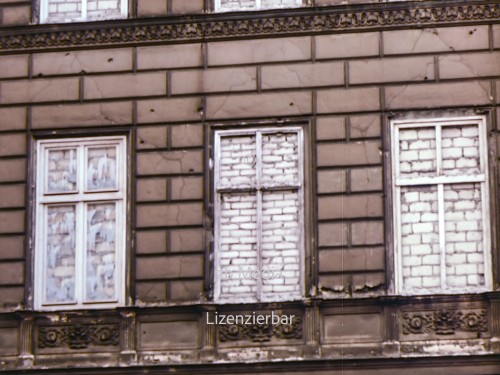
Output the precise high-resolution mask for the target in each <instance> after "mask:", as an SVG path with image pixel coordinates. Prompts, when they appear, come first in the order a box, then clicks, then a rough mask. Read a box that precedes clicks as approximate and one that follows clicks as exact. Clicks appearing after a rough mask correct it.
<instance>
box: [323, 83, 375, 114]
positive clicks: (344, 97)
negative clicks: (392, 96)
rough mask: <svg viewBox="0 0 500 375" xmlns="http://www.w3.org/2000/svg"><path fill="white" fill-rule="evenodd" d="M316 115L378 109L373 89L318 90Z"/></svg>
mask: <svg viewBox="0 0 500 375" xmlns="http://www.w3.org/2000/svg"><path fill="white" fill-rule="evenodd" d="M317 95H318V96H317V98H318V104H317V106H318V108H317V109H318V113H343V112H362V111H373V110H378V109H379V108H380V95H379V90H378V89H377V88H375V87H362V88H349V89H344V88H342V89H331V90H318V94H317Z"/></svg>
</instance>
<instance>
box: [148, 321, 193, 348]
mask: <svg viewBox="0 0 500 375" xmlns="http://www.w3.org/2000/svg"><path fill="white" fill-rule="evenodd" d="M198 326H199V323H198V320H192V321H178V320H177V321H172V322H142V323H141V324H140V329H139V330H138V331H139V343H140V344H139V345H140V349H141V350H148V349H149V350H152V349H154V350H171V349H195V348H197V347H198V346H199V342H200V339H199V332H200V330H199V327H198Z"/></svg>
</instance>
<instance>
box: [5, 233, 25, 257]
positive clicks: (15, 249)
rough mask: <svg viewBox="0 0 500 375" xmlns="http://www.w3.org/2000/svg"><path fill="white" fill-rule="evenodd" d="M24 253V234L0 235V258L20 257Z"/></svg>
mask: <svg viewBox="0 0 500 375" xmlns="http://www.w3.org/2000/svg"><path fill="white" fill-rule="evenodd" d="M23 255H24V236H2V237H0V259H21V258H22V257H23Z"/></svg>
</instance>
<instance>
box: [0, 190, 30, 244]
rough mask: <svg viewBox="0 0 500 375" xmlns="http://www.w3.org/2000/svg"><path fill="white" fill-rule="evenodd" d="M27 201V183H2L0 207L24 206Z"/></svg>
mask: <svg viewBox="0 0 500 375" xmlns="http://www.w3.org/2000/svg"><path fill="white" fill-rule="evenodd" d="M25 203H26V185H25V184H16V185H0V208H12V207H23V206H24V205H25ZM0 241H1V240H0ZM0 248H1V247H0Z"/></svg>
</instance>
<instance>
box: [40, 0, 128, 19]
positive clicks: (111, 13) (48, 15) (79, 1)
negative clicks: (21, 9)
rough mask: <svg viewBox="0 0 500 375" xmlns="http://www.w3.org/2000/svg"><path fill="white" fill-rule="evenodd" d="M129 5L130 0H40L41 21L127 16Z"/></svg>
mask: <svg viewBox="0 0 500 375" xmlns="http://www.w3.org/2000/svg"><path fill="white" fill-rule="evenodd" d="M127 5H128V0H40V23H65V22H80V21H98V20H109V19H118V18H125V17H127V12H128V10H127V8H128V7H127Z"/></svg>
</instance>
